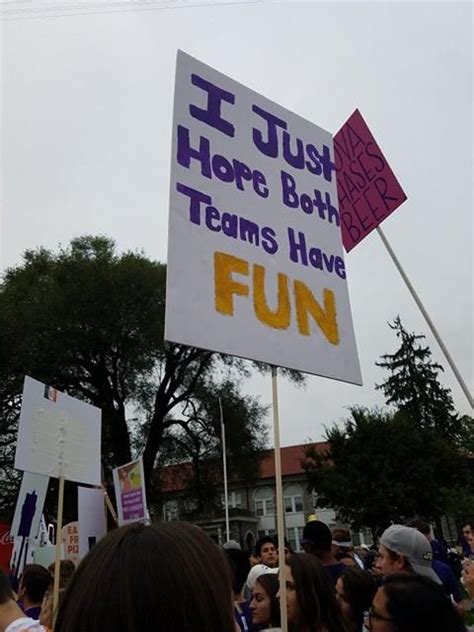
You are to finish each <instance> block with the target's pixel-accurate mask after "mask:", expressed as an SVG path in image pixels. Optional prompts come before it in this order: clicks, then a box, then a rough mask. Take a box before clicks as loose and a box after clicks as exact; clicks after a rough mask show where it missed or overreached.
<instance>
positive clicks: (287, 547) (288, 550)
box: [277, 538, 294, 564]
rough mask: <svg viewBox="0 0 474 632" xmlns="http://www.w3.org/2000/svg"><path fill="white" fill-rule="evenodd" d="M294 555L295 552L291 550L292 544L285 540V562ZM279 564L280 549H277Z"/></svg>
mask: <svg viewBox="0 0 474 632" xmlns="http://www.w3.org/2000/svg"><path fill="white" fill-rule="evenodd" d="M293 553H294V551H293V549H292V548H291V544H290V543H289V541H288V540H287V539H286V538H285V561H288V558H289V557H290V555H293ZM277 564H278V547H277Z"/></svg>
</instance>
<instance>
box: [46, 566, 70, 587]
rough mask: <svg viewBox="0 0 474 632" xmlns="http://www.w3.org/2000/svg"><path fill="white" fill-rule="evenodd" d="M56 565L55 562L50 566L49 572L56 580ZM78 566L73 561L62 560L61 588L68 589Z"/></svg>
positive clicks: (60, 569)
mask: <svg viewBox="0 0 474 632" xmlns="http://www.w3.org/2000/svg"><path fill="white" fill-rule="evenodd" d="M54 569H55V563H54V562H53V563H52V564H50V565H49V566H48V571H49V572H50V573H51V576H52V578H53V580H54ZM75 570H76V566H75V564H74V562H73V561H72V560H61V561H60V562H59V588H66V586H67V585H68V583H69V580H70V579H71V577H72V576H73V574H74V571H75Z"/></svg>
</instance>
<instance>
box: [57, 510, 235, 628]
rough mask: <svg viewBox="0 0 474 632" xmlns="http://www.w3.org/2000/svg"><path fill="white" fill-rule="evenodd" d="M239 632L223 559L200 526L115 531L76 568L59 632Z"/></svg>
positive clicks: (59, 620) (167, 525) (61, 611)
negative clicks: (161, 630) (155, 631)
mask: <svg viewBox="0 0 474 632" xmlns="http://www.w3.org/2000/svg"><path fill="white" fill-rule="evenodd" d="M157 628H159V629H163V630H166V631H167V632H191V631H192V632H234V620H233V612H232V586H231V581H230V576H229V571H228V566H227V563H226V560H225V559H224V557H223V553H222V552H221V551H220V550H219V548H218V547H217V546H216V545H215V544H214V543H213V542H212V540H211V539H210V538H209V537H208V536H207V535H206V534H205V533H204V532H203V531H201V529H199V528H198V527H195V526H193V525H190V524H186V523H180V522H173V523H162V524H153V525H149V526H145V525H143V524H134V525H131V526H127V527H122V528H120V529H116V530H115V531H112V532H111V533H109V534H108V535H106V536H105V537H104V538H103V539H102V540H100V541H99V542H98V543H97V544H96V545H95V546H94V547H93V548H92V549H91V550H90V551H89V553H88V554H87V555H86V557H85V558H84V559H83V561H82V562H81V563H80V564H79V566H78V568H77V570H76V572H75V573H74V575H73V577H72V579H71V581H70V583H69V585H68V587H67V588H66V591H65V595H64V601H63V603H62V605H61V607H60V608H59V612H58V618H57V621H56V626H55V632H84V631H85V630H87V632H116V631H117V630H127V632H143V630H147V629H157Z"/></svg>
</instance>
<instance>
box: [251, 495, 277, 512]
mask: <svg viewBox="0 0 474 632" xmlns="http://www.w3.org/2000/svg"><path fill="white" fill-rule="evenodd" d="M274 514H275V506H274V503H273V498H262V499H261V500H256V501H255V515H256V516H273V515H274Z"/></svg>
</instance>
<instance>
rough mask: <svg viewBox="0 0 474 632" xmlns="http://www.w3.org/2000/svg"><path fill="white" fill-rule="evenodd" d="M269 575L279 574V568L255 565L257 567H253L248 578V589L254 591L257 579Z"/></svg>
mask: <svg viewBox="0 0 474 632" xmlns="http://www.w3.org/2000/svg"><path fill="white" fill-rule="evenodd" d="M267 573H273V574H275V573H278V568H270V567H269V566H267V565H266V564H255V566H252V568H251V569H250V573H249V574H248V576H247V581H246V584H247V587H248V588H250V590H253V588H254V586H255V582H256V581H257V579H258V578H259V577H260V576H261V575H266V574H267Z"/></svg>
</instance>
